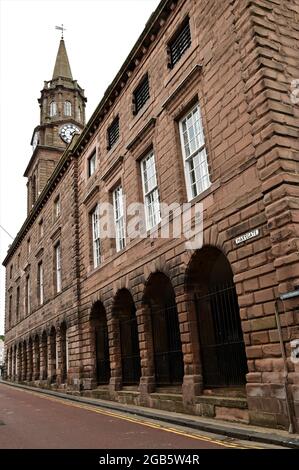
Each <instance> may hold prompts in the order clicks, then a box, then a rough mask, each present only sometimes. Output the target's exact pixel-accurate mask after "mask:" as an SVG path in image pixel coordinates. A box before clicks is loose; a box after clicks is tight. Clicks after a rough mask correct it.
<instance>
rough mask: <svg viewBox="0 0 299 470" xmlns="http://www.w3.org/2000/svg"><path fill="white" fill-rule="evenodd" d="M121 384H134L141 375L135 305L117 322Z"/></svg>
mask: <svg viewBox="0 0 299 470" xmlns="http://www.w3.org/2000/svg"><path fill="white" fill-rule="evenodd" d="M119 328H120V342H121V357H122V381H123V385H136V384H138V383H139V380H140V375H141V367H140V352H139V340H138V328H137V318H136V310H135V307H132V308H131V312H130V316H129V317H128V318H127V319H121V320H120V322H119Z"/></svg>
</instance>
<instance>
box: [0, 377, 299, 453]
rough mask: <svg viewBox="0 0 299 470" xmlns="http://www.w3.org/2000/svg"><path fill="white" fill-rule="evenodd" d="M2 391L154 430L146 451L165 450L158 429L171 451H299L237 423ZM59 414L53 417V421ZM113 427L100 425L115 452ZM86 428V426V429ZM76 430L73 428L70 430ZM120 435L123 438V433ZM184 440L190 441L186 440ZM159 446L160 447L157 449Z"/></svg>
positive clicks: (276, 434)
mask: <svg viewBox="0 0 299 470" xmlns="http://www.w3.org/2000/svg"><path fill="white" fill-rule="evenodd" d="M1 384H3V385H4V387H1ZM7 386H8V387H7ZM3 389H6V390H10V391H11V392H10V393H12V391H14V390H15V391H16V392H17V391H19V392H21V391H22V390H23V391H27V392H28V395H29V394H30V392H31V395H34V397H35V401H36V399H38V397H40V399H42V398H48V399H49V400H51V399H52V400H54V401H55V399H56V401H58V402H60V404H62V403H63V404H64V405H66V404H69V405H70V406H72V408H73V411H74V408H76V407H77V408H78V407H79V408H81V409H85V410H89V411H94V412H95V413H98V414H101V415H102V416H110V419H112V420H113V419H114V418H115V420H116V421H117V422H118V423H119V422H120V421H125V422H126V424H127V425H128V423H129V422H130V423H131V424H132V423H135V424H136V425H143V426H144V427H147V428H148V427H149V428H152V429H155V431H156V432H155V435H153V436H150V435H148V436H147V438H148V439H149V441H148V442H147V441H144V439H143V440H142V445H143V447H144V445H149V447H148V448H165V447H163V446H164V445H166V442H169V439H168V440H166V441H165V440H163V438H162V437H163V436H158V435H157V430H158V429H157V428H159V429H160V430H161V428H162V429H163V431H165V430H167V429H168V431H169V430H170V431H169V433H170V434H171V433H172V434H173V435H175V436H176V440H175V442H174V441H173V439H170V441H171V445H172V446H174V447H172V448H177V447H176V446H177V445H178V446H179V447H181V448H205V445H206V444H205V443H206V442H208V441H209V439H211V440H210V441H209V445H208V447H207V448H219V446H220V447H221V446H222V447H223V446H225V444H224V443H226V444H227V447H238V446H239V448H250V447H251V448H281V447H286V448H294V449H298V448H299V435H298V434H289V433H288V432H287V431H281V430H276V429H270V428H263V427H259V426H252V425H243V424H240V423H231V422H225V421H220V420H215V419H209V418H204V417H198V416H193V415H187V414H182V413H173V412H167V411H162V410H156V409H152V408H145V407H140V406H133V405H124V404H120V403H115V402H111V401H106V400H100V399H93V398H85V397H80V396H75V395H70V394H66V393H61V392H57V391H53V390H45V389H39V388H36V387H29V386H26V385H22V384H12V383H10V382H5V381H0V392H3ZM4 391H5V390H4ZM16 398H18V395H17V396H16V397H14V399H16ZM1 402H2V401H1ZM2 403H3V402H2ZM28 406H29V407H30V406H32V404H29V405H28ZM34 406H35V405H34ZM65 408H67V407H66V406H64V408H63V409H65ZM58 411H59V410H58ZM60 412H61V410H60V411H59V413H60ZM59 413H58V414H59ZM58 414H56V418H57V416H58ZM65 418H66V419H67V420H69V419H71V418H72V417H71V416H67V417H65ZM72 419H73V418H72ZM1 420H4V421H5V417H4V419H3V417H2V416H1V410H0V421H1ZM89 421H90V419H89V420H88V422H89ZM81 422H82V418H81V421H80V426H79V427H80V430H81V431H82V429H81V427H82V426H81ZM155 423H156V424H155ZM0 424H1V423H0ZM64 424H65V421H64ZM87 424H88V423H87ZM89 424H90V423H89ZM114 424H115V425H113V429H110V432H109V423H103V426H104V429H105V435H106V431H107V432H108V436H110V437H111V436H114V437H113V439H114V442H117V448H120V445H122V444H121V439H117V441H115V438H116V436H117V435H118V429H119V424H118V426H116V423H114ZM92 426H93V424H92V423H91V427H92ZM169 426H172V428H170V427H169ZM88 427H89V426H87V428H88ZM120 427H121V426H120ZM174 427H175V428H176V431H174ZM75 428H76V426H73V429H75ZM2 429H3V428H2ZM96 429H97V430H98V429H99V428H98V426H96ZM171 429H172V431H171ZM90 432H91V436H93V435H96V433H94V432H92V429H91V430H90V431H89V432H86V433H85V436H86V437H87V436H88V435H89V434H90ZM130 432H131V433H132V436H134V438H133V440H132V443H131V445H133V448H136V445H138V439H137V440H136V435H137V436H138V435H139V433H138V432H137V434H136V432H135V429H133V430H131V431H128V433H130ZM199 432H201V435H199V434H198V433H199ZM147 433H148V429H147ZM209 433H211V434H212V437H211V436H210V435H209ZM125 434H127V433H125ZM162 434H163V433H162ZM164 434H165V432H164ZM164 434H163V435H164ZM170 434H169V435H170ZM80 435H81V434H80ZM121 435H123V433H122V434H121ZM178 436H179V439H178ZM186 436H187V437H188V438H189V439H187V437H186ZM190 436H193V437H192V438H190ZM194 436H195V437H194ZM196 436H197V437H196ZM221 436H222V437H221ZM73 437H74V436H73ZM143 437H144V436H143ZM168 437H169V436H168ZM201 438H202V440H201V442H200V445H201V446H203V447H198V445H199V442H196V439H197V441H199V440H200V439H201ZM103 439H104V441H103ZM177 439H178V440H177ZM182 439H183V440H182ZM184 439H187V441H184ZM190 441H191V443H190ZM193 441H195V442H196V445H195V447H194V445H193V444H194V442H193ZM59 442H61V441H59V439H58V442H56V443H55V445H56V444H59ZM73 442H74V439H73V440H72V441H71V443H72V444H73ZM80 442H81V441H80ZM87 442H88V444H89V445H90V444H94V445H95V446H98V445H99V443H98V442H90V438H89V439H87ZM103 442H105V444H106V446H107V448H109V445H111V440H110V441H109V442H110V444H109V442H108V441H107V442H106V441H105V438H103V437H102V439H101V444H103ZM248 442H252V443H254V445H253V446H250V445H248ZM112 443H113V441H112ZM219 443H220V444H219ZM246 443H247V444H246ZM256 443H261V444H264V446H261V447H255V446H256ZM124 445H127V446H128V445H130V444H129V441H128V440H127V441H126V442H125V444H124ZM159 445H160V446H162V447H156V446H159ZM190 446H191V447H190ZM0 448H1V442H0ZM2 448H3V447H2ZM54 448H55V447H54ZM58 448H59V447H58ZM87 448H90V447H87ZM91 448H92V447H91ZM110 448H111V447H110ZM112 448H113V447H112ZM123 448H125V447H123ZM137 448H138V447H137Z"/></svg>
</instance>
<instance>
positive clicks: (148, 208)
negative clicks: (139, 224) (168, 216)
mask: <svg viewBox="0 0 299 470" xmlns="http://www.w3.org/2000/svg"><path fill="white" fill-rule="evenodd" d="M140 167H141V177H142V189H143V199H144V205H145V220H146V229H147V230H151V229H152V228H154V227H155V226H156V225H158V224H159V222H160V221H161V212H160V198H159V189H158V181H157V172H156V163H155V154H154V152H153V151H151V152H150V153H148V154H147V155H146V156H145V157H144V158H143V159H142V160H141V162H140ZM150 172H152V174H150ZM149 182H150V184H149Z"/></svg>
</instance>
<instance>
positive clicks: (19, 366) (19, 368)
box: [16, 344, 22, 382]
mask: <svg viewBox="0 0 299 470" xmlns="http://www.w3.org/2000/svg"><path fill="white" fill-rule="evenodd" d="M16 365H17V381H18V382H21V374H22V351H21V345H20V344H19V345H18V348H17V362H16Z"/></svg>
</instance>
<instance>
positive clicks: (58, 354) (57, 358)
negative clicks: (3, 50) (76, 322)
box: [55, 327, 63, 385]
mask: <svg viewBox="0 0 299 470" xmlns="http://www.w3.org/2000/svg"><path fill="white" fill-rule="evenodd" d="M61 352H62V351H61V331H60V328H59V327H57V328H56V344H55V371H56V383H57V385H60V384H61V383H62V381H61V378H62V367H63V364H62V354H61Z"/></svg>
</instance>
